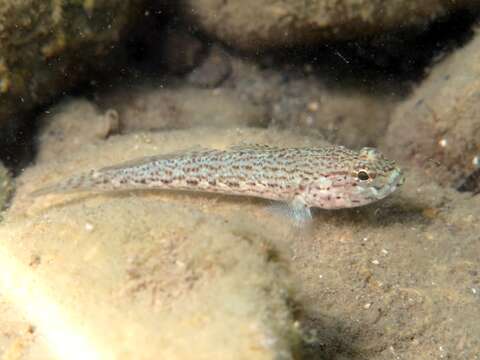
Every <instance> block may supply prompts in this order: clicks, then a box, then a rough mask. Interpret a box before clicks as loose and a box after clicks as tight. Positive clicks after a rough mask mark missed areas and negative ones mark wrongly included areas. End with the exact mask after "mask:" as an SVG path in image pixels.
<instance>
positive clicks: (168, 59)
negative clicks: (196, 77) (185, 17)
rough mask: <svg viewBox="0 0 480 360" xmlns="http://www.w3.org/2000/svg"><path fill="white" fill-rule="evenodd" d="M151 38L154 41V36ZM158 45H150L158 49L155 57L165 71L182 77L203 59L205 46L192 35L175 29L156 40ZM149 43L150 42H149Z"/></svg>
mask: <svg viewBox="0 0 480 360" xmlns="http://www.w3.org/2000/svg"><path fill="white" fill-rule="evenodd" d="M151 37H153V39H156V37H155V34H152V35H151ZM156 40H157V41H158V43H159V44H150V47H151V48H152V49H158V51H157V53H158V55H157V56H160V57H161V59H160V62H161V63H163V64H164V66H165V68H166V70H167V71H169V72H171V73H173V74H177V75H182V74H185V73H187V72H189V71H191V70H192V69H193V68H194V67H195V66H197V65H198V64H199V63H200V62H201V60H202V58H204V57H205V53H206V51H207V50H206V47H205V45H204V44H203V43H202V42H201V41H200V40H199V39H197V38H196V37H194V36H193V35H191V34H189V33H187V32H185V31H180V30H176V29H168V30H167V31H166V32H165V34H164V35H163V37H160V38H159V39H156ZM149 41H150V42H151V41H152V40H149Z"/></svg>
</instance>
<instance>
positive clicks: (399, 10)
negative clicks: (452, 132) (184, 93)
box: [182, 0, 478, 52]
mask: <svg viewBox="0 0 480 360" xmlns="http://www.w3.org/2000/svg"><path fill="white" fill-rule="evenodd" d="M469 5H471V6H478V3H477V2H476V1H475V0H464V1H455V2H446V1H443V0H433V1H421V0H409V1H407V3H406V2H405V1H404V0H388V1H376V2H372V1H369V0H360V1H358V0H339V1H333V2H332V1H327V0H316V1H308V2H305V1H303V0H297V1H284V0H274V1H269V2H268V3H267V4H261V5H260V4H259V3H258V1H255V0H247V1H241V2H240V1H228V2H226V1H223V0H195V1H193V0H189V1H185V3H184V4H183V6H182V9H183V13H184V14H185V16H187V17H188V18H191V19H193V21H195V22H196V23H197V24H198V26H199V27H200V28H201V29H202V30H204V31H205V32H207V33H208V34H210V35H211V36H214V37H216V38H218V39H220V40H221V41H223V42H225V43H227V44H228V45H230V46H232V47H235V48H239V49H243V50H249V51H255V52H258V51H261V50H262V49H265V48H279V47H284V46H294V45H308V44H314V43H318V42H319V41H333V40H342V39H353V38H358V37H362V36H365V35H369V34H379V33H382V32H384V31H385V30H396V29H398V28H399V27H401V28H405V27H408V26H413V25H425V24H428V23H429V22H430V21H432V20H433V19H435V18H437V17H439V16H442V15H445V14H447V13H448V12H449V11H451V10H455V9H458V8H465V7H466V6H469Z"/></svg>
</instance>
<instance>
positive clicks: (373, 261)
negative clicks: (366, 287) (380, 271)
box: [372, 260, 380, 265]
mask: <svg viewBox="0 0 480 360" xmlns="http://www.w3.org/2000/svg"><path fill="white" fill-rule="evenodd" d="M372 264H374V265H378V264H380V261H378V260H372Z"/></svg>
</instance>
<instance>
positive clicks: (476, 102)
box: [384, 32, 480, 185]
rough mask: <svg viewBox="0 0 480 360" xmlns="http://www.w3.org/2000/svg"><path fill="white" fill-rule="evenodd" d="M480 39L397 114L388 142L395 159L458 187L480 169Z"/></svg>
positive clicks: (448, 61)
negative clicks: (424, 170)
mask: <svg viewBox="0 0 480 360" xmlns="http://www.w3.org/2000/svg"><path fill="white" fill-rule="evenodd" d="M479 64H480V33H478V32H477V33H476V35H475V36H474V37H473V39H472V40H471V41H470V42H469V43H468V44H467V45H466V46H465V47H463V48H461V49H459V50H457V51H456V52H455V53H453V54H451V55H450V56H448V57H447V58H446V59H444V61H443V62H441V63H440V64H438V65H437V66H436V67H435V68H433V69H432V71H431V73H430V75H429V76H428V78H427V79H426V80H425V81H424V82H423V83H422V84H420V86H419V87H418V88H417V89H415V91H414V92H413V94H412V95H411V96H410V98H409V99H407V100H406V101H405V102H403V103H402V104H400V106H398V108H397V109H396V110H395V112H394V114H393V116H392V121H391V124H390V125H389V127H388V131H387V132H386V136H385V138H384V144H385V147H387V148H388V149H389V151H390V153H391V154H392V156H394V157H395V158H397V159H403V160H406V161H410V162H411V163H413V164H415V165H418V166H421V167H422V168H424V169H426V170H427V171H428V173H429V174H430V178H431V179H434V180H435V181H438V182H440V183H442V184H450V185H457V182H459V181H461V180H462V179H464V178H465V177H467V176H468V175H469V174H471V173H473V172H474V171H476V170H478V169H479V168H480V122H479V118H478V117H479V114H480V66H479Z"/></svg>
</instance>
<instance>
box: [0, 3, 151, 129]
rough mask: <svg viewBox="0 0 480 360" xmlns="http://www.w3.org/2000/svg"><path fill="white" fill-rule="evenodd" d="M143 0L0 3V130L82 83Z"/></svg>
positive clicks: (137, 13) (122, 31)
mask: <svg viewBox="0 0 480 360" xmlns="http://www.w3.org/2000/svg"><path fill="white" fill-rule="evenodd" d="M143 2H144V0H126V1H124V0H108V1H107V0H102V1H91V0H84V1H79V0H54V1H51V0H0V126H2V125H5V123H6V122H8V121H14V119H13V116H14V115H16V114H18V113H19V112H20V111H22V110H28V109H30V108H32V107H33V106H35V105H38V104H41V103H43V102H45V101H48V100H50V99H52V98H53V97H54V96H57V95H59V94H60V93H61V92H62V90H65V89H67V88H68V87H71V86H72V85H74V84H76V83H78V82H79V81H85V74H87V73H88V71H89V70H90V69H92V68H95V69H98V68H99V67H100V66H101V64H102V63H104V62H103V60H104V58H105V57H106V56H107V55H108V54H111V53H112V48H113V47H114V46H113V45H114V44H115V43H117V42H118V40H119V39H120V38H121V36H122V34H123V33H125V31H127V30H128V27H129V25H131V24H132V23H133V22H134V21H135V19H136V18H138V15H139V13H140V12H139V10H140V8H141V5H142V3H143ZM117 55H118V52H117ZM117 63H118V59H117ZM109 66H111V65H109Z"/></svg>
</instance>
